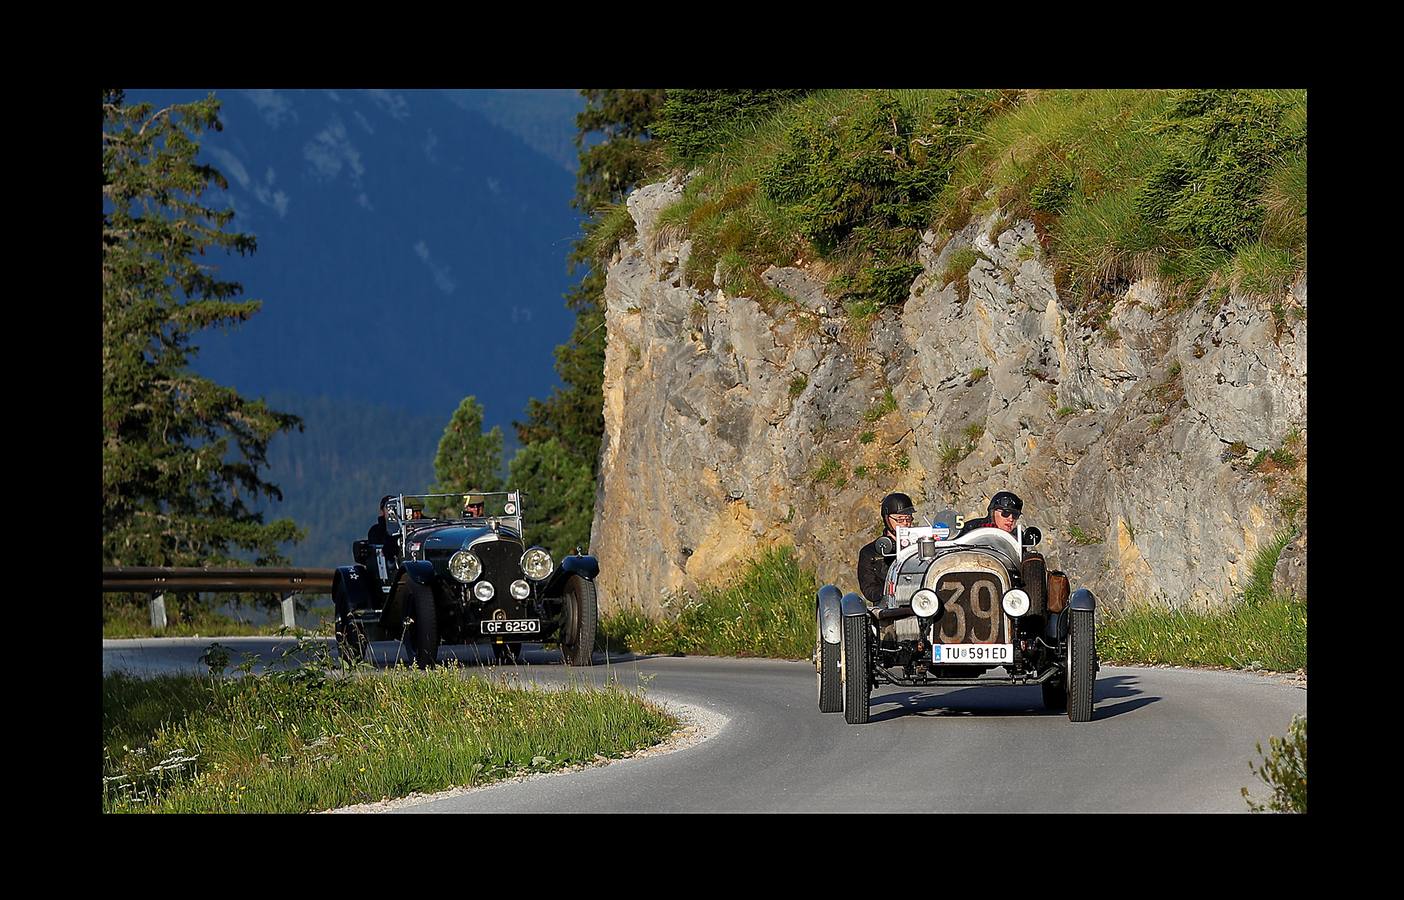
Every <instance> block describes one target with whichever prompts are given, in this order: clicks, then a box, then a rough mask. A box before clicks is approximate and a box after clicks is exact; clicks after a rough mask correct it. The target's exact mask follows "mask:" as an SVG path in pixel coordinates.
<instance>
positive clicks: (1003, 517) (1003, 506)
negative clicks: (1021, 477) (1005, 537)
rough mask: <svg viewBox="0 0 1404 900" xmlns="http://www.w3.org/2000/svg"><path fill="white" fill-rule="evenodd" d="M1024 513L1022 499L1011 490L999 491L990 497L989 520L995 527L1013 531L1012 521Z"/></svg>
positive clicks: (1017, 519) (1015, 520)
mask: <svg viewBox="0 0 1404 900" xmlns="http://www.w3.org/2000/svg"><path fill="white" fill-rule="evenodd" d="M1023 513H1024V501H1023V500H1020V499H1019V496H1018V495H1017V494H1015V493H1013V492H1011V491H1000V492H999V493H997V494H995V495H994V496H993V497H991V498H990V506H989V515H990V520H991V522H993V524H994V526H995V527H996V528H1000V529H1002V530H1004V531H1008V532H1010V533H1011V534H1012V533H1013V532H1014V523H1015V522H1017V521H1019V516H1021V515H1023Z"/></svg>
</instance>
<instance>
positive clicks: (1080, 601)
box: [1068, 588, 1097, 609]
mask: <svg viewBox="0 0 1404 900" xmlns="http://www.w3.org/2000/svg"><path fill="white" fill-rule="evenodd" d="M1068 608H1069V609H1096V608H1097V598H1096V597H1094V596H1092V592H1091V591H1089V590H1088V589H1087V588H1078V589H1077V590H1075V591H1073V593H1072V596H1071V597H1069V598H1068Z"/></svg>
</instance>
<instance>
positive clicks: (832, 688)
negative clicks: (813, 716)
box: [814, 620, 843, 713]
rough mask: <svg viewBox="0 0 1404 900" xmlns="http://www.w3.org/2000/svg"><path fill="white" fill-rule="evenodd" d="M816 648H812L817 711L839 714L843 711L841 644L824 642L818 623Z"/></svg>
mask: <svg viewBox="0 0 1404 900" xmlns="http://www.w3.org/2000/svg"><path fill="white" fill-rule="evenodd" d="M818 627H819V631H818V632H817V636H818V641H817V642H816V643H817V645H818V646H816V647H815V648H814V652H815V654H816V656H815V661H816V662H817V663H818V666H819V672H818V681H819V711H820V712H821V713H834V712H840V711H842V709H843V685H842V684H841V683H840V682H839V649H840V647H841V646H842V645H841V644H830V643H828V642H827V641H825V640H824V623H823V621H822V620H821V621H819V622H818Z"/></svg>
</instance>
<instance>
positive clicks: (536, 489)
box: [511, 438, 595, 560]
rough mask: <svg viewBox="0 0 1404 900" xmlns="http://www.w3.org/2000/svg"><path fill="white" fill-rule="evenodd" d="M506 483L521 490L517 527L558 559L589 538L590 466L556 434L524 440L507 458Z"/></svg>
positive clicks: (592, 503) (592, 493) (592, 504)
mask: <svg viewBox="0 0 1404 900" xmlns="http://www.w3.org/2000/svg"><path fill="white" fill-rule="evenodd" d="M511 470H512V472H511V482H512V485H513V486H514V487H516V488H517V489H518V490H521V491H522V529H523V531H525V533H526V535H527V539H528V540H529V541H530V542H531V543H533V544H540V545H541V546H543V547H545V548H546V549H547V550H549V551H550V552H551V558H552V559H555V560H560V559H561V558H562V557H563V556H565V555H566V554H569V553H574V552H575V548H576V547H585V546H588V545H589V543H590V520H591V519H592V518H594V512H595V489H594V479H592V478H591V477H590V469H589V468H588V467H587V466H586V465H585V464H584V463H583V462H582V461H581V460H580V459H578V458H577V457H575V456H573V455H572V454H571V453H570V452H569V451H568V450H567V449H566V448H565V447H563V446H562V445H561V443H560V442H559V441H557V440H556V439H555V438H550V439H548V440H545V441H541V442H539V443H535V444H529V445H527V446H525V447H523V448H522V449H521V450H518V451H517V455H516V456H514V457H512V464H511Z"/></svg>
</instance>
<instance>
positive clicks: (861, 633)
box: [840, 616, 872, 725]
mask: <svg viewBox="0 0 1404 900" xmlns="http://www.w3.org/2000/svg"><path fill="white" fill-rule="evenodd" d="M870 638H871V635H870V634H869V632H868V621H867V619H866V618H865V617H863V616H845V617H844V619H843V642H842V643H841V644H840V647H841V648H842V651H843V669H842V672H843V679H842V680H843V718H844V721H846V722H847V723H848V724H850V725H862V724H863V723H865V722H867V721H868V701H869V699H870V698H871V693H872V673H871V672H870V671H869V670H868V664H869V661H868V641H869V639H870Z"/></svg>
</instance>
